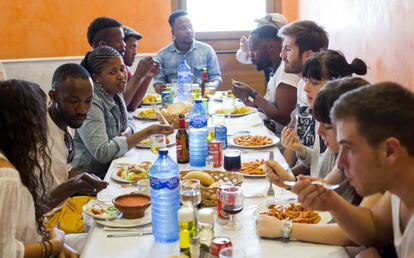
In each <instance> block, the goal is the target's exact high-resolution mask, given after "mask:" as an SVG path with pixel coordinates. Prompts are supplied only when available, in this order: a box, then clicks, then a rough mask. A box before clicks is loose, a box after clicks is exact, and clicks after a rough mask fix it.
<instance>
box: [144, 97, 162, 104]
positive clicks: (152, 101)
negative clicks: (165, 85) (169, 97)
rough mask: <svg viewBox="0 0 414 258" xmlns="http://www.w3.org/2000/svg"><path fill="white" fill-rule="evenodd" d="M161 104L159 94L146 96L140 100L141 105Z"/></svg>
mask: <svg viewBox="0 0 414 258" xmlns="http://www.w3.org/2000/svg"><path fill="white" fill-rule="evenodd" d="M153 104H161V95H159V94H146V95H145V96H144V99H143V100H142V105H153Z"/></svg>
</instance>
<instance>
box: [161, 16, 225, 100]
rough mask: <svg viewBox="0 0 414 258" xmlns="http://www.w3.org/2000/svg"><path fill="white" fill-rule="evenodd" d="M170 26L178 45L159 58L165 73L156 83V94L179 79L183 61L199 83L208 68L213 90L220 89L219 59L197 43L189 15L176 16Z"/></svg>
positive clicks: (210, 48) (170, 18)
mask: <svg viewBox="0 0 414 258" xmlns="http://www.w3.org/2000/svg"><path fill="white" fill-rule="evenodd" d="M168 23H169V24H170V26H171V33H172V34H173V36H174V41H173V42H171V43H170V44H169V45H168V46H166V47H164V48H163V49H161V50H160V51H159V52H158V53H157V56H156V57H155V58H156V59H157V60H158V61H159V62H160V63H161V72H160V73H159V75H158V76H157V77H155V79H154V88H155V90H156V91H157V92H158V93H161V92H162V91H163V90H164V89H165V87H166V83H170V82H171V81H172V80H173V79H177V69H178V66H179V63H180V61H181V60H183V59H184V60H186V61H187V64H188V65H189V66H190V68H191V69H192V73H193V76H194V78H193V79H194V81H195V82H199V81H201V74H202V72H203V68H207V72H208V82H209V86H214V87H218V86H219V85H220V83H221V81H222V79H221V72H220V67H219V64H218V60H217V55H216V53H215V51H214V49H213V48H212V47H211V46H209V45H207V44H205V43H202V42H200V41H197V40H194V30H193V25H192V24H191V20H190V19H189V17H188V14H187V12H185V11H182V10H179V11H175V12H173V13H172V14H171V15H170V16H169V18H168Z"/></svg>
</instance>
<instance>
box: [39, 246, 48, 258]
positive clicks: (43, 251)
mask: <svg viewBox="0 0 414 258" xmlns="http://www.w3.org/2000/svg"><path fill="white" fill-rule="evenodd" d="M39 244H40V248H41V249H42V250H41V252H42V254H41V257H42V258H45V257H46V245H45V243H43V242H39Z"/></svg>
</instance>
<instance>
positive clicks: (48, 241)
mask: <svg viewBox="0 0 414 258" xmlns="http://www.w3.org/2000/svg"><path fill="white" fill-rule="evenodd" d="M46 243H48V244H49V245H50V250H49V252H47V256H46V257H50V256H52V254H53V245H52V242H51V241H50V240H46ZM45 246H46V245H45ZM46 251H47V249H46Z"/></svg>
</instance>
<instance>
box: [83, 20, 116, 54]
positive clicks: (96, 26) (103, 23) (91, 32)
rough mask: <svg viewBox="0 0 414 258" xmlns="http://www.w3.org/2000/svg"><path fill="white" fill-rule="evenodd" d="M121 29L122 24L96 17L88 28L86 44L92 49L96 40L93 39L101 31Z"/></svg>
mask: <svg viewBox="0 0 414 258" xmlns="http://www.w3.org/2000/svg"><path fill="white" fill-rule="evenodd" d="M116 27H122V23H121V22H119V21H117V20H115V19H113V18H110V17H98V18H96V19H95V20H93V21H92V22H91V24H90V25H89V27H88V32H87V38H88V43H89V45H91V46H92V47H93V46H94V42H95V41H96V40H97V39H96V38H95V37H96V35H97V34H98V32H100V31H101V30H104V29H109V28H116Z"/></svg>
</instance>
